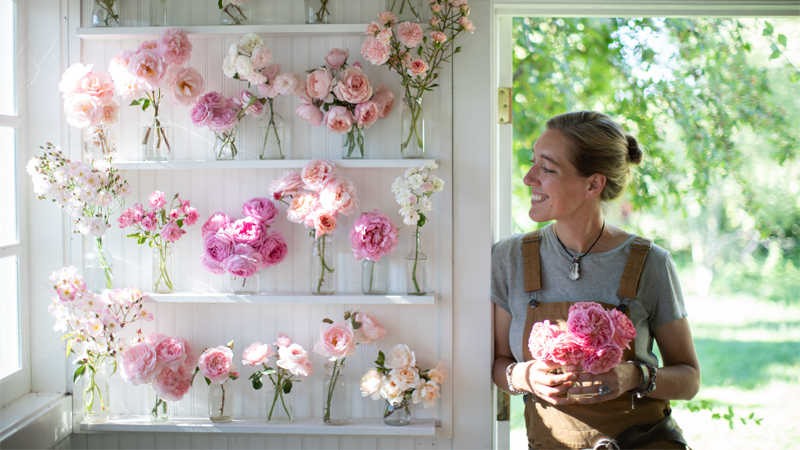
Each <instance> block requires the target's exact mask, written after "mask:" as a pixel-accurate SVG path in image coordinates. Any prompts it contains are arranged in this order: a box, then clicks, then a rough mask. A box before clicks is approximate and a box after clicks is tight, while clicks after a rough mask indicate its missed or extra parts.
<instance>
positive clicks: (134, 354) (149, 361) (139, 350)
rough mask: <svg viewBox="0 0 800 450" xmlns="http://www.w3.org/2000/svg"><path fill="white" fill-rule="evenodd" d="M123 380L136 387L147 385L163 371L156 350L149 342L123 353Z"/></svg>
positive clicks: (139, 344)
mask: <svg viewBox="0 0 800 450" xmlns="http://www.w3.org/2000/svg"><path fill="white" fill-rule="evenodd" d="M120 370H121V371H122V379H123V380H125V381H127V382H129V383H131V384H132V385H134V386H138V385H140V384H147V383H149V382H151V381H152V380H153V378H155V377H156V375H158V373H159V372H160V371H161V366H160V365H158V360H157V355H156V349H155V347H153V346H152V345H151V344H149V343H147V342H140V343H138V344H135V345H132V346H131V347H130V348H128V349H127V350H125V352H124V353H122V361H121V365H120Z"/></svg>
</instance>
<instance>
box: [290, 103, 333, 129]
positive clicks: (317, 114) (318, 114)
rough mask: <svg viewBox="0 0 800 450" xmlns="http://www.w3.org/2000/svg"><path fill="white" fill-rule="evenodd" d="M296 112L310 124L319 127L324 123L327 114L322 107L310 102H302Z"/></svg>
mask: <svg viewBox="0 0 800 450" xmlns="http://www.w3.org/2000/svg"><path fill="white" fill-rule="evenodd" d="M294 112H295V113H296V114H297V115H298V116H300V118H301V119H303V120H305V121H306V122H308V123H309V124H311V125H313V126H315V127H318V126H319V125H320V124H321V123H322V119H323V118H324V117H325V115H324V114H323V113H322V111H320V109H319V108H318V107H316V106H314V105H310V104H308V103H301V104H300V106H298V107H297V109H295V110H294Z"/></svg>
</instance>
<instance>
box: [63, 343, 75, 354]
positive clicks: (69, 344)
mask: <svg viewBox="0 0 800 450" xmlns="http://www.w3.org/2000/svg"><path fill="white" fill-rule="evenodd" d="M73 342H75V341H74V340H73V339H70V340H68V341H67V355H66V356H64V357H65V358H69V354H70V353H72V343H73Z"/></svg>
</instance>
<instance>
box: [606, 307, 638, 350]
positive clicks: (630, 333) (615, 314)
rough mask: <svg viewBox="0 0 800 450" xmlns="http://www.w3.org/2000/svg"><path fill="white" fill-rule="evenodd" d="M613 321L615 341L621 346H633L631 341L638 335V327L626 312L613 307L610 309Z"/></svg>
mask: <svg viewBox="0 0 800 450" xmlns="http://www.w3.org/2000/svg"><path fill="white" fill-rule="evenodd" d="M609 315H610V316H611V321H612V322H613V323H614V343H615V344H616V345H617V346H618V347H619V348H631V346H630V343H631V341H632V340H633V338H635V337H636V327H634V326H633V322H631V319H629V318H628V316H626V315H625V313H623V312H620V311H619V310H616V309H613V310H611V311H609Z"/></svg>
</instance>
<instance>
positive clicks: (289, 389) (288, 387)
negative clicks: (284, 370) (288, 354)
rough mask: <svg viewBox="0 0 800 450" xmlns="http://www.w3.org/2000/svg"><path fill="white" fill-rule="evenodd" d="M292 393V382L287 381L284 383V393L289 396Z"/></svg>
mask: <svg viewBox="0 0 800 450" xmlns="http://www.w3.org/2000/svg"><path fill="white" fill-rule="evenodd" d="M290 392H292V380H286V381H285V382H284V383H283V393H284V394H288V393H290Z"/></svg>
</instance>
